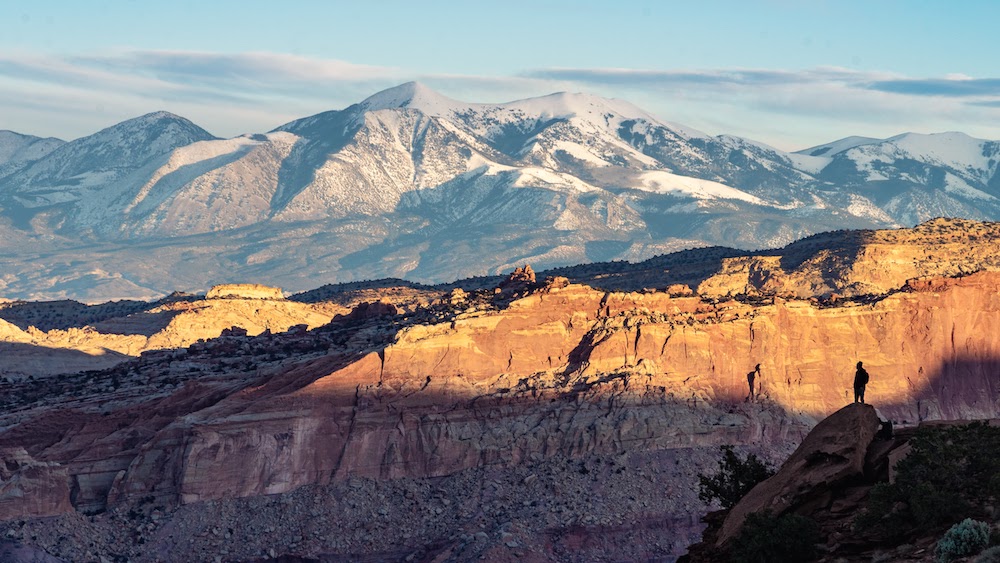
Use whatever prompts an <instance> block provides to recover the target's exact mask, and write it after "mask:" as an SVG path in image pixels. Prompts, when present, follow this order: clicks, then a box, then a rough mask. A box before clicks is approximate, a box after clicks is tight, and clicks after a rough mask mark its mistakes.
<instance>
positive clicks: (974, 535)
mask: <svg viewBox="0 0 1000 563" xmlns="http://www.w3.org/2000/svg"><path fill="white" fill-rule="evenodd" d="M989 544H990V525H989V524H987V523H986V522H980V521H978V520H973V519H972V518H966V519H965V520H962V521H961V522H959V523H958V524H955V525H954V526H952V527H951V528H949V529H948V531H947V532H945V534H944V537H942V538H941V539H940V540H938V542H937V548H935V550H934V551H935V553H937V560H938V561H939V562H940V563H948V562H949V561H951V560H953V559H958V558H959V557H968V556H970V555H975V554H977V553H979V552H980V551H982V550H983V548H985V547H986V546H987V545H989Z"/></svg>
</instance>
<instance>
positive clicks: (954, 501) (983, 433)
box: [856, 423, 1000, 535]
mask: <svg viewBox="0 0 1000 563" xmlns="http://www.w3.org/2000/svg"><path fill="white" fill-rule="evenodd" d="M910 445H911V447H912V448H913V450H912V451H911V452H910V454H909V455H908V456H906V457H905V458H904V459H902V460H901V461H900V462H899V463H898V464H897V465H896V480H895V482H894V483H892V484H889V483H880V484H878V485H876V486H875V487H874V488H873V489H872V491H871V494H870V496H869V501H868V506H867V508H866V510H865V512H864V513H862V515H861V516H859V518H858V519H857V522H856V524H857V525H858V526H859V527H865V528H867V527H876V528H878V529H879V531H881V532H883V533H888V534H890V535H902V534H905V533H912V532H926V531H930V530H933V529H934V528H937V527H940V526H943V525H948V524H953V523H955V522H958V521H959V520H961V519H962V518H964V517H967V516H976V515H978V514H981V513H984V512H985V507H986V506H987V505H988V504H990V503H991V502H992V501H993V500H994V499H995V498H996V496H997V493H998V492H1000V457H998V456H997V455H996V452H998V451H1000V428H995V427H992V426H989V425H988V424H985V423H973V424H969V425H966V426H950V427H930V428H923V429H921V430H920V431H918V432H917V434H916V435H915V436H914V437H913V439H912V440H911V441H910Z"/></svg>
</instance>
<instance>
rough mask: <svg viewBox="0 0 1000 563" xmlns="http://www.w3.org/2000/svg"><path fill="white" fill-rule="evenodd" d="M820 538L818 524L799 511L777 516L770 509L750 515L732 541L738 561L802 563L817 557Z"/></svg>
mask: <svg viewBox="0 0 1000 563" xmlns="http://www.w3.org/2000/svg"><path fill="white" fill-rule="evenodd" d="M819 541H820V534H819V527H818V526H816V523H815V522H813V521H812V520H810V519H809V518H806V517H804V516H799V515H798V514H784V515H782V516H779V517H777V518H775V517H774V516H772V515H771V512H770V511H769V510H765V511H763V512H755V513H753V514H750V515H749V516H747V519H746V521H745V522H744V523H743V529H742V530H740V534H739V535H738V536H736V539H735V540H733V546H732V551H731V555H732V560H733V561H734V562H736V563H802V562H803V561H809V560H811V559H814V558H815V557H816V544H817V543H818V542H819Z"/></svg>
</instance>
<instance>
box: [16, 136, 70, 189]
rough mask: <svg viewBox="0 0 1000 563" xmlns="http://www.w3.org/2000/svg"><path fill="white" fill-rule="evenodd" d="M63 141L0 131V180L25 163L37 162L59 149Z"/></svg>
mask: <svg viewBox="0 0 1000 563" xmlns="http://www.w3.org/2000/svg"><path fill="white" fill-rule="evenodd" d="M64 143H65V141H63V140H61V139H56V138H54V137H49V138H46V139H43V138H41V137H33V136H31V135H22V134H20V133H15V132H13V131H0V178H2V177H4V176H7V175H10V174H11V173H12V172H14V171H15V170H17V169H18V168H20V167H21V166H23V165H24V164H26V163H29V162H32V161H34V160H38V159H39V158H42V157H43V156H45V155H47V154H49V153H50V152H52V151H53V150H55V149H57V148H59V146H60V145H62V144H64Z"/></svg>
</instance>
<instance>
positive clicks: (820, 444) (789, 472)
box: [718, 403, 881, 545]
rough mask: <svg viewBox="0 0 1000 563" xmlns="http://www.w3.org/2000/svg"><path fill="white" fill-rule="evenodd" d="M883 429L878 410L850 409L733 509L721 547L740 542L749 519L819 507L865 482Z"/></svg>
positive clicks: (820, 430)
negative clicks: (827, 496)
mask: <svg viewBox="0 0 1000 563" xmlns="http://www.w3.org/2000/svg"><path fill="white" fill-rule="evenodd" d="M880 427H881V424H880V421H879V418H878V415H876V414H875V409H874V408H873V407H872V406H871V405H865V404H860V403H855V404H852V405H848V406H846V407H844V408H842V409H840V410H839V411H837V412H835V413H833V414H832V415H830V416H829V417H827V418H826V419H824V420H823V421H822V422H820V423H819V424H817V425H816V427H815V428H813V430H812V431H811V432H809V434H808V435H807V436H806V437H805V439H804V440H803V441H802V443H801V444H800V445H799V447H798V449H796V450H795V453H793V454H792V456H791V457H790V458H788V461H786V462H785V464H784V465H782V466H781V469H780V470H779V471H778V472H777V473H775V474H774V475H773V476H771V477H770V478H768V479H766V480H765V481H763V482H761V483H760V484H758V485H757V486H756V487H754V488H753V489H752V490H751V491H750V492H749V493H747V495H746V496H745V497H743V499H741V500H740V502H738V503H737V504H736V506H734V507H733V508H732V510H730V512H729V515H728V516H727V517H726V519H725V521H724V522H723V524H722V530H721V533H720V534H719V538H718V544H719V545H721V544H724V543H726V542H728V541H729V540H731V539H733V538H734V537H736V535H737V534H738V533H739V531H740V529H741V528H742V527H743V522H744V520H746V517H747V515H749V514H752V513H754V512H760V511H763V510H770V511H771V512H772V513H773V514H774V515H775V516H780V515H782V514H784V513H786V512H789V511H795V510H796V509H801V508H803V506H804V505H805V504H809V503H816V502H818V499H821V498H822V497H823V496H824V495H823V494H822V493H823V491H826V490H830V491H832V490H834V489H836V488H839V487H840V486H841V485H843V484H844V483H845V482H847V481H851V480H857V479H859V478H862V477H863V476H864V470H865V456H866V454H867V452H868V446H869V445H870V444H871V442H872V439H873V438H874V437H875V434H876V433H877V432H878V430H879V428H880Z"/></svg>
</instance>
